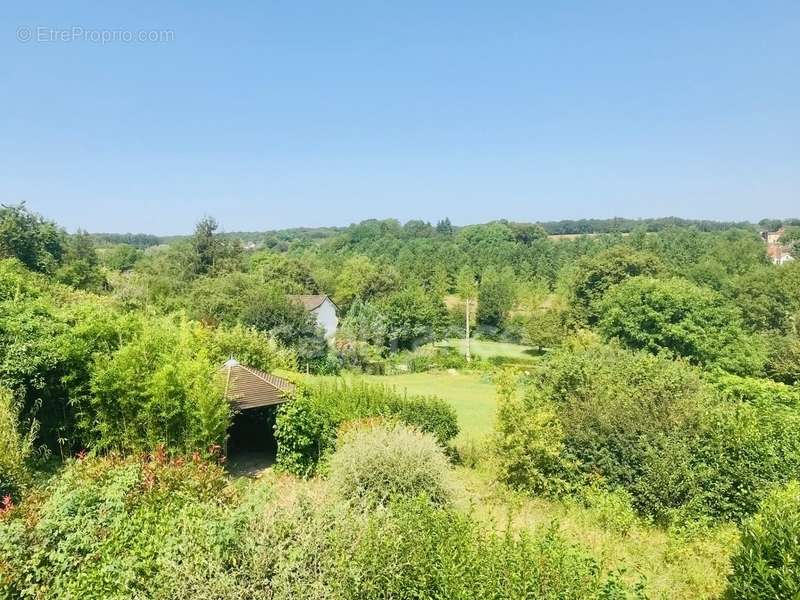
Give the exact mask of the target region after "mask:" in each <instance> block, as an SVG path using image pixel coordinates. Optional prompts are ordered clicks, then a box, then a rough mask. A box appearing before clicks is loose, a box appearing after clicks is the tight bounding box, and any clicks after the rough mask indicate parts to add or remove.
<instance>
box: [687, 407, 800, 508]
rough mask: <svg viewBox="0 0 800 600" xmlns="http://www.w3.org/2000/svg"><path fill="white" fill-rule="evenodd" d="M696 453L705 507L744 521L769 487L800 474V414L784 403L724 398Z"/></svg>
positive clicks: (709, 418)
mask: <svg viewBox="0 0 800 600" xmlns="http://www.w3.org/2000/svg"><path fill="white" fill-rule="evenodd" d="M692 454H693V456H692V460H691V463H690V464H691V465H692V470H693V472H694V473H695V474H696V477H698V479H699V480H700V486H701V488H702V494H703V506H704V512H705V513H706V514H709V515H711V516H714V517H719V518H723V519H732V520H736V521H739V520H742V519H743V518H745V517H746V516H748V515H750V514H752V513H754V512H755V511H756V509H757V507H758V504H759V502H760V501H761V500H762V499H763V497H764V494H765V493H766V492H767V490H768V489H770V488H771V487H772V486H774V485H775V484H783V483H785V482H787V481H788V480H790V479H792V478H794V477H797V474H798V473H800V413H798V411H797V410H795V409H790V408H786V407H785V406H782V405H780V404H775V405H773V404H768V403H763V402H761V403H758V404H755V405H751V404H745V403H722V404H720V405H719V406H716V407H715V408H714V409H713V410H711V411H709V413H708V414H707V415H706V416H705V418H704V422H703V428H702V435H701V437H700V438H699V440H698V443H697V445H696V448H695V449H694V451H693V452H692Z"/></svg>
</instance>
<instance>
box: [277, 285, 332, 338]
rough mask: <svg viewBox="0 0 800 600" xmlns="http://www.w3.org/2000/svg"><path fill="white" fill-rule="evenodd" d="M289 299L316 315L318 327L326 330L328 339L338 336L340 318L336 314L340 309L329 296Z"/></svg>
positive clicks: (306, 296) (302, 296) (291, 297)
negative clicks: (337, 329)
mask: <svg viewBox="0 0 800 600" xmlns="http://www.w3.org/2000/svg"><path fill="white" fill-rule="evenodd" d="M289 298H290V299H291V300H292V301H293V302H296V303H297V304H301V305H302V306H303V308H305V309H306V310H307V311H308V312H310V313H313V314H314V317H315V318H316V319H317V325H319V326H320V327H322V329H324V330H325V338H326V339H331V338H332V337H333V336H334V335H336V328H337V327H339V317H338V315H337V314H336V311H337V308H338V307H337V306H336V304H334V303H333V300H331V299H330V297H329V296H328V295H326V294H320V295H301V296H289Z"/></svg>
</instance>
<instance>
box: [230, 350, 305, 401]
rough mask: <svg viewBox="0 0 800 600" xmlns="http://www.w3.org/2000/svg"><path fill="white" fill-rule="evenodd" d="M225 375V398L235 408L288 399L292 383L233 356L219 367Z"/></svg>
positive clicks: (291, 390) (292, 388)
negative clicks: (243, 362)
mask: <svg viewBox="0 0 800 600" xmlns="http://www.w3.org/2000/svg"><path fill="white" fill-rule="evenodd" d="M221 371H222V373H223V376H224V377H225V398H226V399H227V400H228V402H230V403H231V405H232V406H233V407H234V408H235V409H236V410H245V409H248V408H256V407H258V406H272V405H273V404H281V403H282V402H286V401H287V400H289V399H290V396H291V394H292V392H294V388H295V386H294V384H293V383H291V382H290V381H287V380H286V379H283V378H282V377H278V376H277V375H272V374H270V373H264V371H259V370H258V369H253V368H251V367H248V366H245V365H243V364H241V363H240V362H239V361H237V360H236V359H234V358H231V359H230V360H228V361H227V362H226V363H225V364H224V365H222V369H221Z"/></svg>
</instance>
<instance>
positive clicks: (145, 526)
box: [0, 454, 234, 600]
mask: <svg viewBox="0 0 800 600" xmlns="http://www.w3.org/2000/svg"><path fill="white" fill-rule="evenodd" d="M225 485H226V479H225V476H224V472H223V471H222V469H221V468H219V467H217V466H216V465H213V464H209V463H206V462H202V461H198V462H193V461H179V460H174V461H169V460H167V459H166V458H165V455H164V454H157V455H155V456H153V457H151V458H148V459H145V460H137V459H128V460H122V459H115V458H108V459H86V460H83V461H75V462H72V463H71V464H70V465H69V466H68V467H67V468H66V469H65V471H64V473H63V474H62V475H61V476H60V477H58V479H57V480H56V482H55V483H54V485H53V486H52V488H51V489H50V490H49V494H48V496H47V497H46V499H45V500H44V502H43V504H41V506H38V507H37V506H33V507H31V508H30V509H28V510H34V511H35V513H34V514H31V515H29V518H27V519H25V518H22V519H13V520H8V519H7V520H5V521H4V522H0V556H2V558H0V597H12V598H20V597H30V598H52V599H54V600H58V599H61V598H63V599H67V598H86V599H98V600H99V599H104V598H119V599H123V598H133V597H138V598H153V597H157V596H158V595H159V594H160V593H161V590H162V589H165V588H168V587H170V585H171V583H170V582H171V577H172V573H171V569H170V565H172V564H174V563H180V562H183V561H191V560H194V559H195V558H196V557H198V556H199V557H203V559H204V560H205V561H207V562H211V561H214V560H220V561H221V560H224V557H225V556H227V555H228V554H229V553H230V551H231V550H232V542H233V540H234V536H233V531H232V528H231V527H230V526H229V522H228V521H227V520H226V519H225V515H226V512H225V510H224V497H223V493H224V490H225ZM24 509H25V507H23V510H24ZM3 594H5V596H4V595H3Z"/></svg>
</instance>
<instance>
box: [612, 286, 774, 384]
mask: <svg viewBox="0 0 800 600" xmlns="http://www.w3.org/2000/svg"><path fill="white" fill-rule="evenodd" d="M599 313H600V314H601V315H602V316H601V318H600V322H599V323H598V328H599V331H600V332H601V333H602V335H603V336H605V338H606V339H617V340H619V341H620V342H622V344H624V345H625V346H627V347H629V348H633V349H644V350H648V351H649V352H653V353H659V352H662V351H668V352H671V353H672V354H674V355H675V356H681V357H684V358H686V359H688V360H689V361H691V362H693V363H695V364H700V365H706V366H718V367H721V368H723V369H725V370H727V371H731V372H733V373H740V374H754V373H758V372H760V371H761V369H762V368H763V365H764V362H765V356H764V352H763V348H762V347H761V346H760V344H758V342H757V339H756V338H753V337H752V336H748V335H747V334H746V333H745V331H744V328H743V326H742V320H741V317H740V315H739V312H738V311H737V310H736V309H735V308H734V307H732V306H730V305H728V304H727V303H726V302H725V301H724V300H723V299H722V297H721V296H720V295H719V294H717V293H716V292H714V291H712V290H709V289H706V288H702V287H699V286H696V285H694V284H692V283H689V282H688V281H685V280H682V279H669V280H658V279H651V278H648V277H635V278H632V279H628V280H627V281H625V282H624V283H621V284H619V285H618V286H616V287H614V288H612V289H611V290H610V291H609V292H608V294H607V295H606V297H605V298H604V299H603V301H602V302H601V303H600V304H599Z"/></svg>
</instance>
